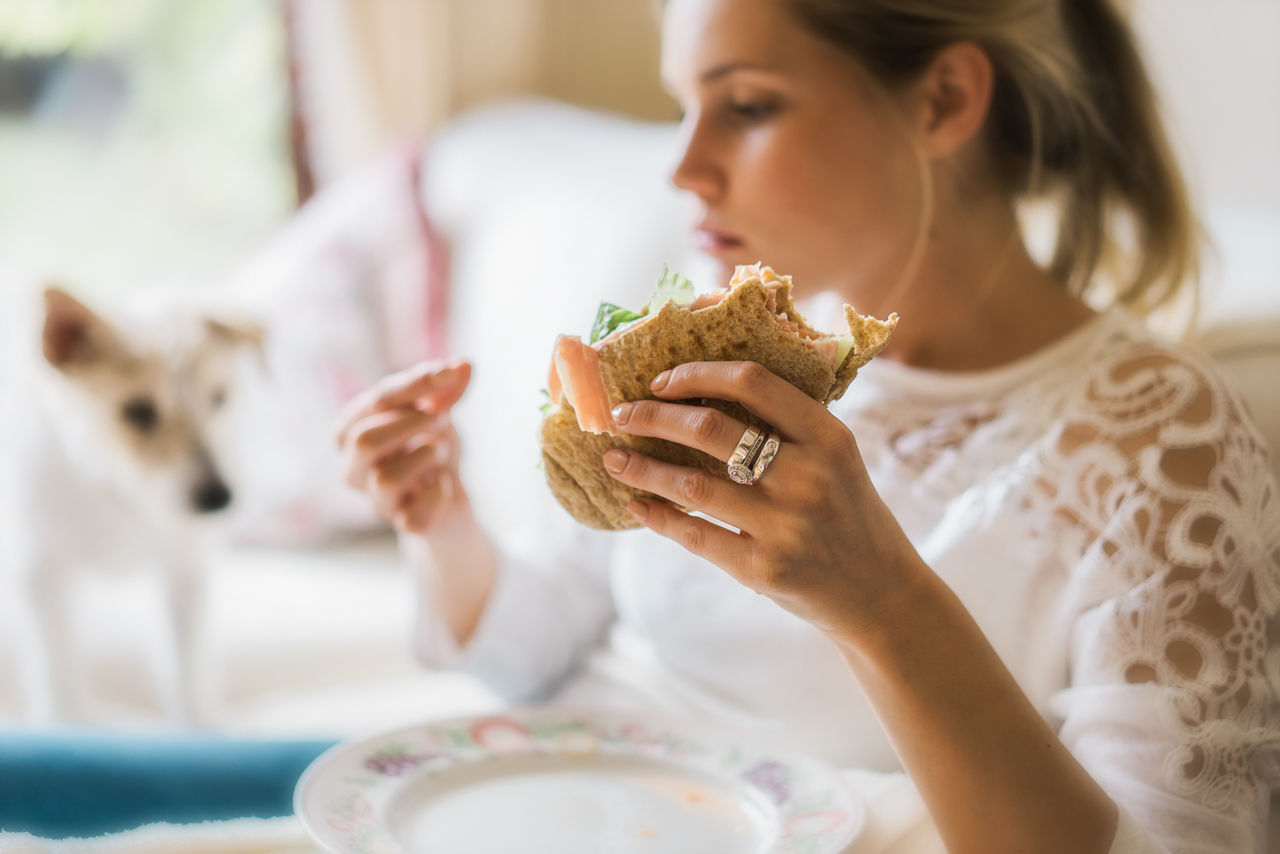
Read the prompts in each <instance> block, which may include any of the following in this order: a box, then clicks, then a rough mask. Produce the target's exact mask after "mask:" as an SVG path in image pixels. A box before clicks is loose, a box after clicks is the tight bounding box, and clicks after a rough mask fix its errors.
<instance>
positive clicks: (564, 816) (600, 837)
mask: <svg viewBox="0 0 1280 854" xmlns="http://www.w3.org/2000/svg"><path fill="white" fill-rule="evenodd" d="M294 807H295V810H296V812H297V814H298V816H299V817H300V818H301V819H302V821H303V823H304V824H305V826H306V828H307V830H308V832H309V833H310V834H311V835H312V837H313V838H314V839H315V840H316V841H317V842H318V843H319V844H320V845H321V846H322V847H324V848H325V849H326V850H328V851H333V852H338V853H339V854H406V852H408V854H436V852H448V854H472V852H475V853H476V854H479V852H484V854H496V852H504V851H518V852H522V854H524V853H525V852H529V854H536V852H544V851H545V852H555V854H577V852H583V853H584V854H585V852H593V854H595V853H596V852H601V851H610V852H617V854H632V852H637V854H643V852H654V854H657V853H658V852H664V854H665V852H684V851H689V852H695V851H696V852H704V851H715V852H720V853H721V854H729V852H752V854H757V852H771V853H772V852H776V854H837V852H840V851H843V850H844V849H845V848H846V846H848V844H849V842H850V841H851V840H852V839H853V838H854V837H855V836H856V835H857V833H858V831H859V830H860V829H861V827H862V823H863V807H862V803H861V801H860V800H859V799H858V798H857V796H856V795H855V794H854V793H853V792H852V791H851V790H850V789H849V788H848V787H847V786H846V785H845V784H844V782H843V781H842V780H841V778H840V776H839V774H838V773H837V772H836V771H835V769H833V768H831V767H829V766H827V765H825V764H823V763H821V762H818V761H815V760H813V759H808V758H805V757H802V756H797V755H794V754H780V753H777V752H775V751H771V750H760V749H757V748H753V747H752V746H750V745H749V744H743V743H738V742H736V741H734V740H733V739H730V738H727V737H724V736H723V735H721V734H718V733H711V732H707V731H702V730H697V729H693V728H690V727H687V726H683V725H668V724H663V723H655V722H653V721H646V722H641V721H638V720H636V719H635V718H633V717H627V716H625V715H621V714H618V713H614V712H598V711H579V710H566V709H559V708H553V707H533V708H524V709H517V710H513V711H510V712H505V713H502V714H500V715H490V716H483V717H473V718H464V719H457V720H449V721H440V722H435V723H427V724H423V725H420V726H415V727H411V728H407V729H402V730H398V731H395V732H392V733H387V734H384V735H379V736H376V737H373V738H368V739H363V740H359V741H352V742H346V743H343V744H340V745H337V746H336V747H333V748H331V749H330V750H328V751H327V752H325V753H324V754H322V755H321V756H320V757H318V758H317V759H316V760H315V762H313V763H312V764H311V766H310V767H309V768H308V769H307V770H306V772H305V773H303V775H302V777H301V779H299V781H298V787H297V790H296V792H295V794H294Z"/></svg>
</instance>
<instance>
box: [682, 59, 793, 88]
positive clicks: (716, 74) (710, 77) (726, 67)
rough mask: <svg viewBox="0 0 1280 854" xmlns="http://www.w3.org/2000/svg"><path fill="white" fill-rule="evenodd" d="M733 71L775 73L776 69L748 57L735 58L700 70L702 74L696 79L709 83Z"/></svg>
mask: <svg viewBox="0 0 1280 854" xmlns="http://www.w3.org/2000/svg"><path fill="white" fill-rule="evenodd" d="M735 71H764V72H769V73H775V74H776V73H777V72H778V69H776V68H773V67H771V66H768V65H762V64H760V63H758V62H753V61H751V60H749V59H743V60H735V61H733V62H726V63H723V64H721V65H717V66H714V67H713V68H709V69H707V70H706V71H704V72H702V74H701V75H700V76H699V77H698V80H699V81H701V82H702V83H711V82H713V81H715V80H718V79H720V78H721V77H725V76H727V75H729V74H732V73H733V72H735Z"/></svg>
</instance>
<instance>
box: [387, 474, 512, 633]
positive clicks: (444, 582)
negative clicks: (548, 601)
mask: <svg viewBox="0 0 1280 854" xmlns="http://www.w3.org/2000/svg"><path fill="white" fill-rule="evenodd" d="M447 512H448V516H449V518H446V519H442V520H440V524H438V525H437V526H435V528H434V530H432V531H431V532H430V533H428V534H424V535H421V536H417V537H412V538H411V539H410V541H409V543H410V546H409V551H410V555H411V560H412V562H413V564H414V572H415V573H416V575H417V579H416V581H417V584H418V585H419V588H420V589H421V590H422V591H423V593H424V594H425V596H426V598H429V599H430V600H431V601H432V602H433V603H435V607H436V609H437V610H438V611H439V614H440V616H441V617H442V618H443V620H444V622H445V624H446V625H447V626H448V627H449V630H450V631H451V632H452V633H453V637H454V640H455V641H456V642H457V643H458V645H459V646H464V645H466V643H467V641H468V640H470V638H471V635H472V634H473V633H474V632H475V629H476V626H477V625H478V624H479V622H480V616H481V615H482V614H483V613H484V609H485V606H486V605H487V604H488V601H489V595H490V593H491V592H492V591H493V585H494V579H495V577H496V575H497V564H498V558H497V552H496V551H495V550H494V547H493V544H492V543H491V542H490V540H489V538H488V536H487V535H486V534H485V533H484V531H483V530H482V529H481V528H480V526H479V525H478V524H477V523H476V521H475V517H474V515H472V513H471V508H470V504H469V503H468V502H467V501H466V500H465V499H464V500H462V501H459V502H458V503H457V504H456V505H454V506H453V507H452V508H450V510H449V511H447Z"/></svg>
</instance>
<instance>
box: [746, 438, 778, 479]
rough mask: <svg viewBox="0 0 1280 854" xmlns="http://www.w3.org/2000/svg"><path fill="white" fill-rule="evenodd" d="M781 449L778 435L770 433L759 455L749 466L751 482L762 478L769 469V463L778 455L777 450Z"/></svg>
mask: <svg viewBox="0 0 1280 854" xmlns="http://www.w3.org/2000/svg"><path fill="white" fill-rule="evenodd" d="M781 447H782V440H781V439H779V438H778V434H777V433H770V434H769V438H768V439H766V440H765V442H764V447H762V448H761V449H760V455H759V456H758V457H756V461H755V462H754V463H753V464H752V465H751V480H752V482H755V481H757V480H759V479H760V478H761V477H763V476H764V473H765V470H766V469H768V468H769V463H771V462H773V458H774V457H776V456H777V455H778V449H779V448H781Z"/></svg>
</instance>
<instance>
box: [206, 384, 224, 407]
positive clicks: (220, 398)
mask: <svg viewBox="0 0 1280 854" xmlns="http://www.w3.org/2000/svg"><path fill="white" fill-rule="evenodd" d="M226 402H227V390H226V389H225V388H222V387H218V388H215V389H214V390H213V394H211V395H209V405H210V406H212V407H213V408H214V409H221V408H222V404H224V403H226Z"/></svg>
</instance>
